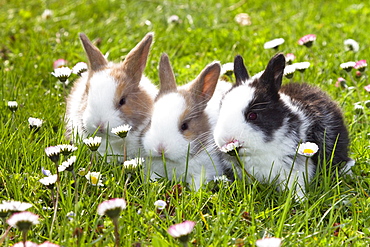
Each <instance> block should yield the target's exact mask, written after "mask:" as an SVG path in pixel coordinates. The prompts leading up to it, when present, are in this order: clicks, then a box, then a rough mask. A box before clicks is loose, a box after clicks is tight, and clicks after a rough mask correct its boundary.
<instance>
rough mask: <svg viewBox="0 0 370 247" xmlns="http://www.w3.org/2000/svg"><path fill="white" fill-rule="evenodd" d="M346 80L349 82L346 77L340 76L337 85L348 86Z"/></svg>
mask: <svg viewBox="0 0 370 247" xmlns="http://www.w3.org/2000/svg"><path fill="white" fill-rule="evenodd" d="M346 82H347V81H346V79H344V78H343V77H339V78H338V80H337V81H336V82H335V86H336V87H343V88H346V87H347V84H346Z"/></svg>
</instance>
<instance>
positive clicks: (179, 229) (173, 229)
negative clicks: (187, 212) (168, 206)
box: [167, 220, 195, 242]
mask: <svg viewBox="0 0 370 247" xmlns="http://www.w3.org/2000/svg"><path fill="white" fill-rule="evenodd" d="M194 226H195V222H194V221H190V220H186V221H184V222H182V223H179V224H175V225H172V226H170V227H169V228H168V230H167V232H168V234H170V235H171V236H172V237H174V238H178V239H179V240H180V241H181V242H187V241H188V239H189V235H190V233H191V232H192V231H193V229H194Z"/></svg>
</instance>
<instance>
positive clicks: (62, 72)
mask: <svg viewBox="0 0 370 247" xmlns="http://www.w3.org/2000/svg"><path fill="white" fill-rule="evenodd" d="M71 73H72V70H71V69H70V68H68V67H60V68H56V69H54V72H51V74H52V75H53V76H55V77H56V78H58V79H59V81H61V82H63V83H65V82H66V81H67V79H68V77H70V76H71Z"/></svg>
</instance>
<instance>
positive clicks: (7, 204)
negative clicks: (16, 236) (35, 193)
mask: <svg viewBox="0 0 370 247" xmlns="http://www.w3.org/2000/svg"><path fill="white" fill-rule="evenodd" d="M30 207H32V204H31V203H28V202H19V201H3V202H2V203H1V204H0V212H22V211H26V210H27V209H29V208H30Z"/></svg>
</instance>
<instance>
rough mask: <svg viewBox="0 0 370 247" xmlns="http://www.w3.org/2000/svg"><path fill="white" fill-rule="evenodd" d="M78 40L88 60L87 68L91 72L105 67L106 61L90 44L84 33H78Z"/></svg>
mask: <svg viewBox="0 0 370 247" xmlns="http://www.w3.org/2000/svg"><path fill="white" fill-rule="evenodd" d="M80 40H81V42H82V45H83V47H84V49H85V52H86V55H87V58H88V60H89V67H90V69H91V71H98V70H100V69H102V68H104V67H105V66H107V64H108V61H107V59H106V58H105V57H104V55H103V54H102V53H101V52H100V50H99V49H98V48H97V47H96V46H94V45H93V44H92V43H91V41H90V40H89V38H88V37H87V36H86V35H85V34H84V33H80Z"/></svg>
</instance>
